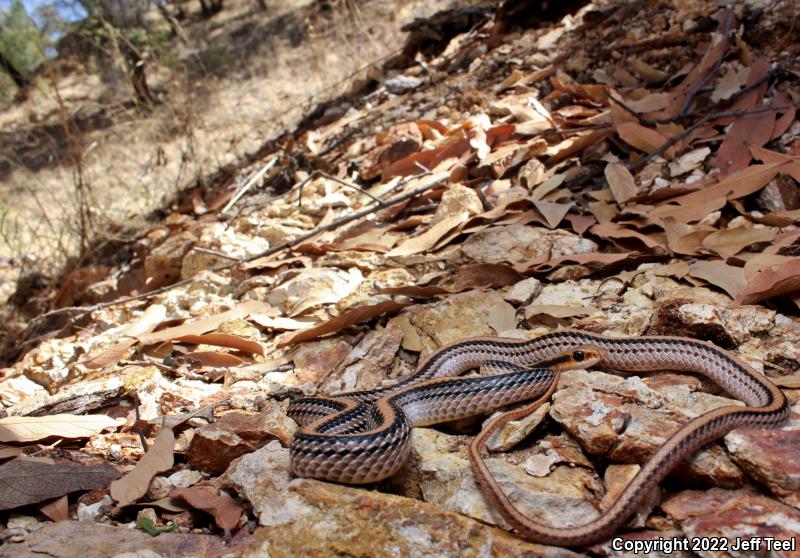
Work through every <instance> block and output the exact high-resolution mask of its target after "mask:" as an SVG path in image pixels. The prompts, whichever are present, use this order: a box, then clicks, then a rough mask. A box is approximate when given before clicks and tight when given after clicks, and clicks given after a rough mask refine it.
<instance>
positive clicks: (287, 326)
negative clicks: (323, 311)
mask: <svg viewBox="0 0 800 558" xmlns="http://www.w3.org/2000/svg"><path fill="white" fill-rule="evenodd" d="M250 319H251V320H252V321H254V322H255V323H257V324H258V325H260V326H262V327H267V328H270V329H279V330H284V331H293V330H297V329H306V328H307V327H311V326H313V325H314V324H316V323H317V322H318V321H319V320H318V319H317V318H311V317H305V318H303V317H301V318H284V317H283V316H277V317H274V318H273V317H270V316H266V315H264V314H254V315H252V316H250Z"/></svg>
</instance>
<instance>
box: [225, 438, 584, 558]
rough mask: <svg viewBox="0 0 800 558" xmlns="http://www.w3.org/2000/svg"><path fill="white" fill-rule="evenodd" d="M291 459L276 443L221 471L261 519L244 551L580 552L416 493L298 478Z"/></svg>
mask: <svg viewBox="0 0 800 558" xmlns="http://www.w3.org/2000/svg"><path fill="white" fill-rule="evenodd" d="M289 466H290V462H289V450H288V449H286V448H283V447H281V446H280V444H278V443H277V442H270V443H269V444H267V445H266V446H265V447H263V448H262V449H260V450H258V451H256V452H253V453H251V454H248V455H245V456H244V457H242V458H241V459H240V460H239V461H238V462H236V463H234V464H233V465H232V466H231V468H230V469H229V470H228V471H227V472H226V474H225V476H224V477H223V480H224V481H225V482H227V483H229V484H230V485H231V486H232V487H233V488H234V489H235V490H237V491H238V492H239V494H241V495H242V496H243V497H245V498H246V499H247V500H249V501H250V503H251V504H252V505H253V512H254V513H255V515H256V516H257V517H258V519H259V523H260V524H261V525H262V527H261V528H259V529H257V530H256V531H255V533H253V535H252V536H251V537H250V538H249V539H248V540H247V541H246V543H245V544H246V548H245V550H244V552H243V553H242V556H247V557H250V556H252V557H255V556H267V555H268V556H271V557H272V558H282V557H293V556H312V557H316V556H320V557H322V556H325V557H327V556H332V555H333V556H336V555H341V556H411V557H416V556H420V557H422V556H425V557H432V556H442V557H445V556H520V557H522V556H545V557H558V558H571V557H577V556H579V555H578V554H575V553H574V552H571V551H569V550H566V549H562V548H556V547H549V546H543V545H538V544H533V543H528V542H525V541H523V540H520V539H518V538H516V537H513V536H511V535H510V534H508V533H506V532H504V531H501V530H499V529H496V528H493V527H489V526H487V525H484V524H482V523H480V522H478V521H475V520H474V519H470V518H468V517H465V516H463V515H460V514H457V513H452V512H448V511H444V510H442V509H440V508H439V507H438V506H434V505H431V504H427V503H425V502H420V501H417V500H414V499H411V498H405V497H402V496H394V495H390V494H383V493H381V492H377V491H374V490H367V489H361V488H353V487H349V486H341V485H337V484H331V483H325V482H320V481H316V480H309V479H294V478H293V477H292V475H291V474H290V472H289Z"/></svg>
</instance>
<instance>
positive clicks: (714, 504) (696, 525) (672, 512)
mask: <svg viewBox="0 0 800 558" xmlns="http://www.w3.org/2000/svg"><path fill="white" fill-rule="evenodd" d="M661 507H662V508H663V509H664V511H665V512H667V514H669V516H670V517H672V519H673V520H675V521H677V522H678V523H679V524H680V526H681V528H682V530H683V532H684V534H685V535H686V536H687V537H689V539H690V542H691V539H693V538H695V537H698V538H701V537H702V538H703V539H702V540H708V539H705V538H707V537H712V539H711V540H712V541H713V537H725V538H726V539H727V540H728V544H729V545H734V544H736V543H737V542H739V543H747V542H748V541H760V545H761V546H760V548H749V549H744V550H743V551H738V552H714V553H710V552H708V551H705V552H699V554H701V555H702V556H729V555H734V556H776V557H780V558H790V557H798V556H800V551H798V541H797V533H798V532H800V511H798V510H796V509H795V508H792V507H790V506H787V505H785V504H781V503H780V502H778V501H777V500H774V499H772V498H767V497H766V496H760V495H757V494H754V493H753V492H750V491H748V490H723V489H720V488H713V489H711V490H708V491H706V492H701V491H697V490H686V491H684V492H680V493H678V494H676V495H674V496H672V497H671V498H669V499H667V500H666V501H665V502H664V503H663V504H662V505H661ZM766 537H772V538H774V539H775V540H776V541H780V542H781V543H783V544H785V543H786V541H788V542H789V543H791V541H794V548H795V550H789V551H783V550H779V551H772V552H770V551H769V550H768V549H767V547H766V540H765V538H766ZM702 540H701V541H699V542H702ZM722 544H725V543H722Z"/></svg>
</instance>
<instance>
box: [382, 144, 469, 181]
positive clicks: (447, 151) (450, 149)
mask: <svg viewBox="0 0 800 558" xmlns="http://www.w3.org/2000/svg"><path fill="white" fill-rule="evenodd" d="M468 151H472V147H471V146H470V138H469V137H465V136H463V135H453V136H451V137H450V138H447V140H446V143H444V144H443V145H440V146H438V147H435V148H433V149H428V150H425V151H421V152H419V153H413V154H411V155H409V156H408V157H405V158H403V159H400V160H399V161H397V162H395V163H392V164H391V165H389V167H387V168H386V170H384V171H383V174H382V175H381V182H386V181H388V180H389V179H390V178H392V177H395V176H411V175H414V174H419V169H420V167H419V165H422V166H423V167H424V168H426V169H434V168H436V167H438V166H439V165H440V164H441V163H442V162H444V161H447V160H448V159H453V160H455V159H456V158H458V157H461V156H462V155H463V154H464V153H466V152H468Z"/></svg>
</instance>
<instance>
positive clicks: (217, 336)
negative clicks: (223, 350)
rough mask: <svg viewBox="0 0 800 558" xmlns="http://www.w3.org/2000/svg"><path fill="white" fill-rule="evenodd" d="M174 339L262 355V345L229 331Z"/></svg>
mask: <svg viewBox="0 0 800 558" xmlns="http://www.w3.org/2000/svg"><path fill="white" fill-rule="evenodd" d="M175 340H176V341H183V342H185V343H193V344H195V345H216V346H218V347H230V348H231V349H236V350H237V351H241V352H243V353H249V354H252V355H262V356H263V355H264V347H262V346H261V343H258V342H256V341H251V340H250V339H245V338H244V337H240V336H239V335H231V334H230V333H206V334H204V335H184V336H182V337H176V338H175Z"/></svg>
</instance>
